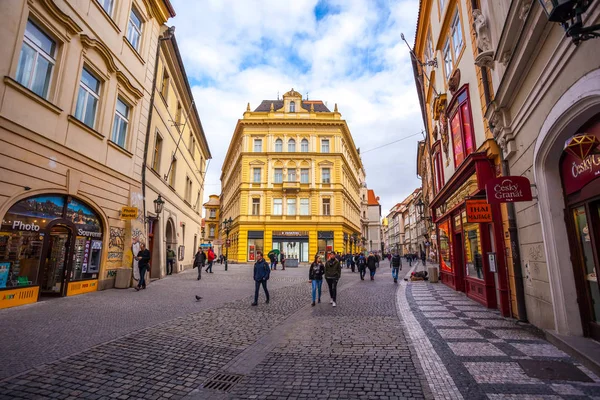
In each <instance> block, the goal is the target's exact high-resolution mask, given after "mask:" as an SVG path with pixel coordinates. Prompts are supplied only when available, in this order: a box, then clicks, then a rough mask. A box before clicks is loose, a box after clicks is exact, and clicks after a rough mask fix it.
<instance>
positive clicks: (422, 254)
mask: <svg viewBox="0 0 600 400" xmlns="http://www.w3.org/2000/svg"><path fill="white" fill-rule="evenodd" d="M421 261H423V266H425V265H426V264H425V262H426V261H427V257H426V256H425V252H424V251H423V250H421Z"/></svg>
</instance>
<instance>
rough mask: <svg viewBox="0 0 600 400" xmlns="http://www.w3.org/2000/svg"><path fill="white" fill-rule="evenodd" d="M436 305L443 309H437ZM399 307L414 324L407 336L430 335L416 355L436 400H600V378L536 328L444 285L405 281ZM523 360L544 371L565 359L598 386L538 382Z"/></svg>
mask: <svg viewBox="0 0 600 400" xmlns="http://www.w3.org/2000/svg"><path fill="white" fill-rule="evenodd" d="M403 302H405V303H406V305H404V306H402V303H403ZM432 302H439V303H440V305H439V306H435V307H436V308H435V310H432V309H431V305H430V304H431V303H432ZM398 304H399V311H400V313H401V314H402V316H403V318H404V319H405V320H407V321H410V320H411V319H413V320H414V323H413V324H412V325H411V324H407V330H408V334H409V335H410V336H411V337H419V336H420V335H424V336H426V339H423V340H420V341H421V342H422V343H421V345H420V346H417V350H418V351H417V353H418V355H419V358H420V360H421V363H422V364H423V365H424V367H423V368H424V369H425V373H426V376H427V380H428V382H429V385H430V386H431V388H432V392H433V394H434V396H435V398H436V399H450V398H452V399H455V398H464V399H469V400H470V399H520V400H524V399H584V398H585V399H600V379H599V378H598V377H597V376H595V375H594V374H593V373H592V372H590V371H589V370H588V369H587V368H585V367H583V366H582V365H580V364H578V363H577V362H576V361H575V360H573V359H572V358H570V357H569V356H568V355H567V354H565V353H564V352H562V351H560V350H558V349H557V348H556V347H555V346H553V345H552V344H550V343H548V342H547V341H545V340H544V339H543V338H542V336H541V335H540V334H539V332H537V331H536V330H535V329H532V328H529V327H528V326H523V325H517V324H516V322H515V320H511V319H505V318H503V317H502V316H501V315H500V313H499V312H498V311H496V310H489V309H486V308H485V307H484V306H482V305H480V304H479V303H477V302H475V301H472V300H470V299H468V298H467V297H466V296H464V295H463V294H461V293H458V292H455V291H453V290H452V289H450V288H448V287H447V286H445V285H443V284H441V283H438V284H431V283H425V282H419V283H408V284H407V283H403V286H402V287H401V289H400V290H399V297H398ZM442 309H443V310H442ZM444 313H445V314H446V315H445V316H442V314H444ZM437 359H439V361H438V362H437V363H436V360H437ZM519 360H531V361H533V362H536V361H538V362H540V368H542V366H543V362H544V361H549V360H554V361H562V362H565V363H568V364H571V365H573V366H575V367H576V368H578V369H579V370H581V371H583V372H584V373H585V374H586V375H587V376H589V377H590V378H591V380H592V381H593V382H591V383H590V382H588V383H586V382H579V381H556V380H552V381H551V380H542V379H538V378H533V377H530V376H528V375H527V374H526V373H525V371H524V370H523V369H522V368H521V366H520V365H519ZM440 362H441V363H442V364H443V366H444V368H445V371H446V372H447V373H446V374H444V373H443V372H444V371H443V369H441V366H440V365H439V363H440ZM427 364H430V365H432V367H431V368H428V367H427V366H426V365H427ZM436 368H437V369H436ZM428 369H431V370H432V371H435V373H428ZM436 387H444V388H445V390H436V389H435V388H436Z"/></svg>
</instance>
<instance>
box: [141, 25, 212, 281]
mask: <svg viewBox="0 0 600 400" xmlns="http://www.w3.org/2000/svg"><path fill="white" fill-rule="evenodd" d="M162 31H163V32H162V35H161V38H160V39H159V43H160V50H159V53H158V62H157V65H156V71H157V72H156V79H155V84H154V93H153V97H152V100H153V101H152V114H151V118H150V123H149V129H148V131H147V139H146V140H147V141H148V143H147V144H146V147H147V151H146V163H145V167H146V174H145V180H144V182H145V198H146V215H147V216H149V217H150V218H148V249H149V250H150V252H151V254H152V259H153V260H154V262H153V263H152V265H151V270H150V276H151V277H152V278H161V277H163V276H164V275H165V273H166V271H167V269H166V252H167V249H168V248H169V247H170V248H171V250H173V251H175V253H176V256H177V257H176V261H175V265H174V267H173V271H172V272H173V273H177V272H180V271H183V270H185V269H189V268H192V266H193V261H194V255H195V253H196V251H197V249H198V246H199V245H200V243H201V239H202V232H201V229H202V199H203V196H204V177H205V172H206V166H207V160H209V159H210V158H211V154H210V150H209V148H208V143H207V141H206V137H205V135H204V130H203V128H202V123H201V121H200V116H199V115H198V111H197V109H196V106H195V104H194V99H193V96H192V91H191V88H190V85H189V83H188V79H187V75H186V73H185V68H184V66H183V62H182V60H181V54H180V52H179V47H178V45H177V40H176V37H175V34H174V33H172V30H170V29H167V28H166V27H162ZM158 195H160V196H161V198H162V199H163V201H165V204H164V207H163V210H162V213H161V215H156V214H155V213H154V205H153V202H154V200H155V199H156V198H157V197H158Z"/></svg>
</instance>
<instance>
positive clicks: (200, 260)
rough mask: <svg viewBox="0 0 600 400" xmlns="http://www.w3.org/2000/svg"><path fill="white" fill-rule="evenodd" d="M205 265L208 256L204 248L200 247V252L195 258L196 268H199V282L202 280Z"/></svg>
mask: <svg viewBox="0 0 600 400" xmlns="http://www.w3.org/2000/svg"><path fill="white" fill-rule="evenodd" d="M205 263H206V254H204V250H202V247H198V252H197V253H196V255H195V256H194V268H198V280H200V279H202V268H204V264H205Z"/></svg>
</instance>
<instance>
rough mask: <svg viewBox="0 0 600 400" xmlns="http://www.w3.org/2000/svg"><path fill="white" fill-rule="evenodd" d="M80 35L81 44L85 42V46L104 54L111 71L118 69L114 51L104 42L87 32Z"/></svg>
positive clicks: (103, 56)
mask: <svg viewBox="0 0 600 400" xmlns="http://www.w3.org/2000/svg"><path fill="white" fill-rule="evenodd" d="M79 37H80V39H81V44H83V47H84V48H85V49H89V48H92V49H94V50H96V51H97V52H98V53H99V54H100V55H101V56H102V58H103V59H104V61H105V62H106V66H107V67H108V70H109V71H110V72H111V73H114V72H117V71H118V68H117V64H115V60H114V58H113V56H112V53H111V51H110V50H109V49H108V47H106V45H105V44H104V43H102V42H101V41H99V40H97V39H92V38H91V37H89V36H88V35H85V34H81V35H80V36H79Z"/></svg>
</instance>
